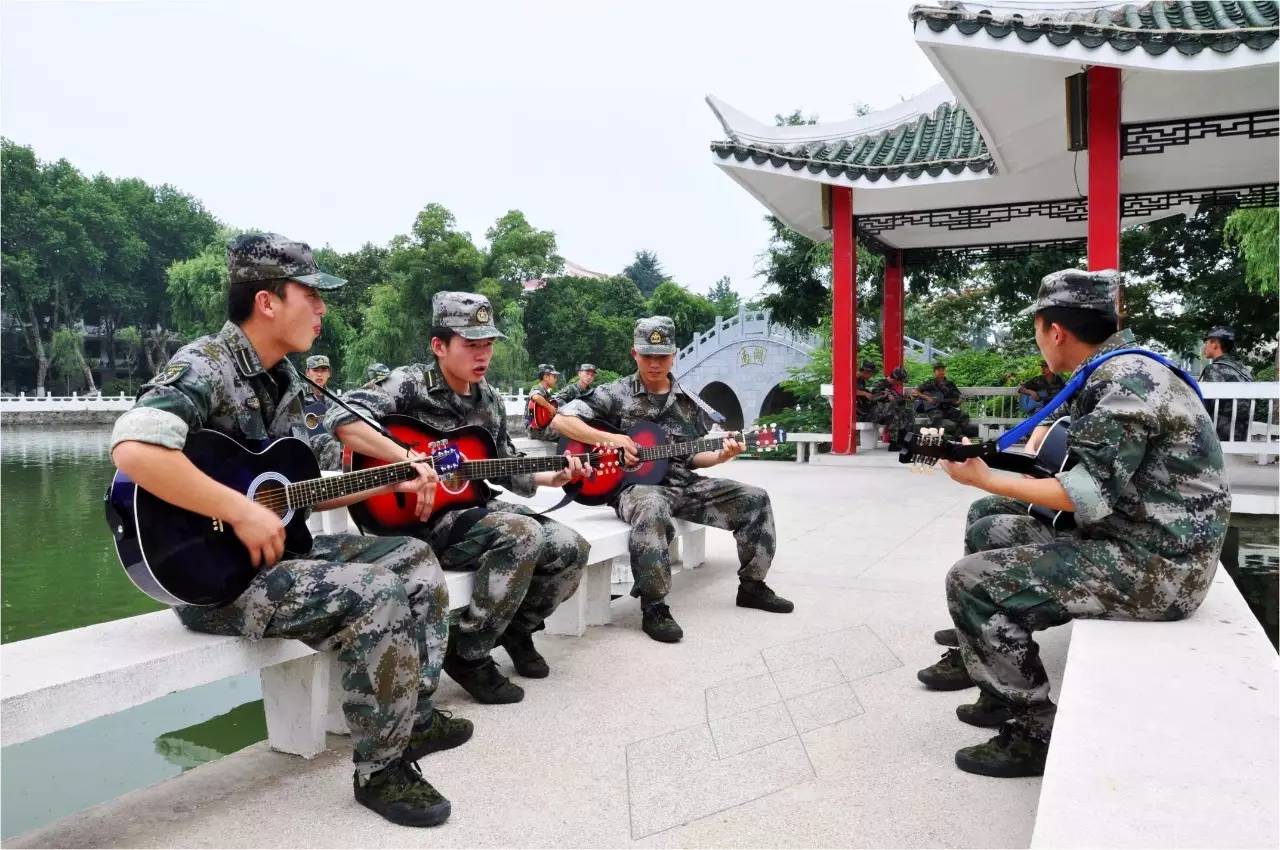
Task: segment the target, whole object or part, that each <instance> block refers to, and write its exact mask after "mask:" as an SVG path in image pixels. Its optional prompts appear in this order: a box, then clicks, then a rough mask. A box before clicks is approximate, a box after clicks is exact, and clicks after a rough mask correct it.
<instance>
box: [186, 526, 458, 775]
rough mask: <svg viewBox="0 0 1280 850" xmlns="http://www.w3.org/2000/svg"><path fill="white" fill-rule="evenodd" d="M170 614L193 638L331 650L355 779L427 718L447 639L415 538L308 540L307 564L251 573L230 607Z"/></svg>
mask: <svg viewBox="0 0 1280 850" xmlns="http://www.w3.org/2000/svg"><path fill="white" fill-rule="evenodd" d="M174 610H175V611H176V612H177V614H178V617H179V619H181V620H182V622H183V624H185V625H186V626H187V627H188V628H190V629H193V630H195V631H198V632H208V633H210V634H218V635H243V636H245V637H249V638H253V639H258V638H264V637H270V638H294V639H296V640H300V641H302V642H303V643H305V644H307V645H308V646H310V647H312V648H313V649H317V650H321V651H334V652H335V653H336V655H337V660H338V664H339V667H340V669H341V673H342V691H343V699H342V710H343V714H345V715H346V719H347V725H348V726H349V727H350V729H351V742H352V746H353V747H354V753H353V756H352V757H353V759H354V761H355V763H356V770H357V771H359V772H360V773H361V774H362V775H368V774H370V773H372V772H374V771H376V770H379V769H380V768H382V767H385V766H386V765H388V764H390V763H391V762H392V761H393V760H395V759H397V758H399V757H400V755H401V754H402V753H403V752H404V748H405V747H406V746H407V745H408V743H409V733H410V732H411V731H412V729H413V726H414V724H415V723H419V722H426V721H429V720H430V718H431V695H432V694H433V693H434V692H435V689H436V685H437V684H438V683H439V681H440V665H441V664H442V662H443V661H444V649H445V644H446V643H447V641H448V639H449V592H448V589H447V588H446V586H445V583H444V574H443V573H441V571H440V563H439V562H438V561H437V560H436V557H435V555H434V554H432V552H431V549H430V548H429V547H428V546H427V545H426V544H425V543H422V542H420V541H418V540H412V539H409V538H405V537H362V536H360V535H355V534H332V535H324V536H322V537H317V538H316V540H315V545H314V546H312V548H311V551H310V552H308V553H307V557H306V558H298V559H291V560H287V561H281V562H280V563H278V564H276V565H275V566H274V567H271V568H270V569H267V570H263V571H262V572H260V573H258V575H257V576H255V577H254V580H253V583H252V584H250V585H249V589H248V590H246V591H245V592H244V593H242V594H240V596H239V597H237V598H236V599H235V600H234V601H233V602H229V603H227V604H226V605H219V606H216V607H213V608H201V607H195V606H180V607H178V608H175V609H174Z"/></svg>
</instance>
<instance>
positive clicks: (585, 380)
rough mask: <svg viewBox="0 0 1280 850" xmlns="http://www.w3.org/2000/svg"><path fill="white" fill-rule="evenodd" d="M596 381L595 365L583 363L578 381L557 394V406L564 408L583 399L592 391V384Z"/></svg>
mask: <svg viewBox="0 0 1280 850" xmlns="http://www.w3.org/2000/svg"><path fill="white" fill-rule="evenodd" d="M595 379H596V366H595V364H594V363H583V364H582V365H581V366H579V367H578V380H576V381H574V382H573V383H571V384H569V386H567V387H565V388H564V389H562V390H561V391H560V392H558V393H556V405H557V406H562V405H566V404H568V403H569V402H571V401H573V400H574V399H575V398H581V397H582V396H584V395H586V394H587V393H588V392H589V391H590V390H591V384H592V382H593V381H595Z"/></svg>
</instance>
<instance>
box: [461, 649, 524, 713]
mask: <svg viewBox="0 0 1280 850" xmlns="http://www.w3.org/2000/svg"><path fill="white" fill-rule="evenodd" d="M444 672H446V673H448V674H449V678H451V679H453V680H454V681H455V682H457V683H458V684H459V685H461V686H462V689H463V690H464V691H466V692H467V693H469V694H471V696H473V697H475V699H476V702H483V703H486V704H489V705H505V704H507V703H512V702H520V700H522V699H524V689H523V688H521V687H520V686H519V685H517V684H516V683H514V682H512V681H511V680H510V679H508V678H507V677H506V676H504V675H502V672H501V671H500V670H498V665H497V664H495V663H493V659H492V658H490V657H489V656H488V655H486V656H484V657H483V658H477V659H474V660H472V659H468V658H463V657H462V656H460V655H457V654H455V653H447V654H446V655H445V657H444Z"/></svg>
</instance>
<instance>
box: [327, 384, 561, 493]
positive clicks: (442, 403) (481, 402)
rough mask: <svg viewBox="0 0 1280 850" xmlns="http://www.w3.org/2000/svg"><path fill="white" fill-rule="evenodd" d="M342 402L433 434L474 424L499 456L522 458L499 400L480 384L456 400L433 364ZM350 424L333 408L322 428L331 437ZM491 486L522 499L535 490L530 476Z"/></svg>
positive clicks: (349, 418) (350, 395)
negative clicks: (399, 417) (408, 420)
mask: <svg viewBox="0 0 1280 850" xmlns="http://www.w3.org/2000/svg"><path fill="white" fill-rule="evenodd" d="M342 400H343V401H345V402H346V403H347V404H349V405H351V407H353V408H355V409H356V410H359V411H362V412H367V413H369V414H370V415H372V416H373V417H374V418H375V419H382V417H384V416H387V415H388V414H391V413H399V414H403V415H405V416H412V417H413V418H414V419H417V420H420V421H421V422H424V423H426V424H427V425H428V426H430V427H431V428H434V429H436V430H438V431H450V430H453V429H454V428H461V427H463V426H464V425H478V426H480V427H481V428H483V429H485V430H486V431H488V432H489V436H490V437H492V438H493V444H494V447H495V448H496V449H497V456H498V457H520V456H521V454H520V452H517V451H516V448H515V446H514V445H513V444H512V442H511V436H510V435H509V434H508V433H507V419H506V415H507V408H506V403H505V402H504V401H503V400H502V396H501V395H499V394H498V392H497V391H496V390H494V389H493V387H491V386H489V384H488V383H486V382H483V381H482V382H480V383H478V384H472V385H471V395H470V396H468V397H467V398H461V397H459V396H458V394H457V393H455V392H454V391H453V389H452V388H451V387H450V386H449V384H448V383H447V382H446V381H445V379H444V376H443V375H441V374H440V371H439V369H438V368H437V366H436V364H435V362H434V361H431V362H427V363H414V364H412V365H409V366H401V367H400V368H399V369H393V370H391V374H390V375H388V376H387V377H386V378H384V379H383V380H381V381H377V382H373V383H371V384H366V385H365V386H363V387H361V388H360V389H358V390H352V391H351V392H349V393H347V394H346V395H344V396H343V397H342ZM354 420H355V417H354V416H352V415H351V414H350V413H348V412H347V411H345V410H343V409H342V408H341V407H338V406H337V405H336V404H335V405H333V406H332V407H330V408H329V412H328V413H327V414H325V418H324V427H325V430H327V431H328V432H329V433H330V434H334V435H335V436H336V434H337V429H338V428H339V427H341V426H343V425H345V424H347V423H348V422H352V421H354ZM490 483H492V484H496V485H498V486H499V487H505V488H507V489H508V490H511V491H512V492H514V493H518V494H520V495H521V496H532V495H533V493H534V490H535V489H536V488H535V487H534V484H533V476H532V475H514V476H511V477H510V478H502V479H497V480H494V481H492V482H490Z"/></svg>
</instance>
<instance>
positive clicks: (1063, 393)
mask: <svg viewBox="0 0 1280 850" xmlns="http://www.w3.org/2000/svg"><path fill="white" fill-rule="evenodd" d="M1121 354H1140V355H1142V356H1143V357H1150V358H1151V359H1152V360H1154V361H1156V362H1157V363H1160V364H1162V365H1164V366H1167V367H1168V368H1170V369H1172V370H1173V372H1174V374H1175V375H1177V376H1178V377H1179V378H1181V379H1182V380H1184V381H1186V382H1187V385H1188V386H1190V387H1191V389H1192V390H1194V391H1195V394H1196V395H1197V396H1199V397H1200V400H1201V401H1204V394H1203V393H1201V392H1200V385H1199V384H1197V383H1196V379H1195V378H1193V377H1191V375H1190V374H1189V373H1188V372H1187V370H1185V369H1183V368H1182V367H1181V366H1179V365H1178V364H1177V363H1174V362H1173V361H1172V360H1170V359H1169V358H1168V357H1165V356H1164V355H1163V354H1157V353H1156V352H1154V351H1148V350H1147V349H1145V348H1117V349H1116V350H1115V351H1108V352H1107V353H1106V354H1103V355H1102V356H1101V357H1097V358H1094V359H1093V360H1090V361H1089V362H1088V363H1086V364H1085V365H1083V366H1081V367H1080V368H1079V369H1077V370H1076V373H1075V374H1074V375H1072V376H1071V380H1069V381H1067V385H1066V386H1065V387H1063V388H1062V389H1061V390H1060V391H1059V392H1058V394H1057V395H1056V396H1054V397H1053V398H1052V399H1050V400H1049V402H1048V403H1047V404H1045V406H1044V407H1042V408H1040V410H1039V412H1037V413H1036V414H1035V415H1033V416H1032V417H1031V418H1029V419H1027V420H1025V421H1023V422H1020V423H1018V425H1017V426H1016V427H1014V428H1011V429H1010V430H1008V431H1005V432H1004V433H1003V434H1001V435H1000V439H998V440H996V448H998V449H999V450H1000V451H1002V452H1003V451H1006V450H1008V448H1009V447H1010V446H1013V445H1015V444H1016V443H1020V442H1022V441H1023V440H1025V439H1026V438H1027V435H1028V434H1030V433H1031V432H1032V431H1034V430H1035V428H1036V426H1037V425H1039V424H1040V423H1041V422H1042V421H1043V420H1044V419H1045V417H1047V416H1048V415H1049V414H1050V413H1053V412H1054V411H1055V410H1057V409H1058V408H1059V407H1062V405H1064V404H1066V403H1067V402H1068V401H1070V400H1071V397H1072V396H1074V395H1075V394H1076V393H1077V392H1078V391H1079V390H1080V388H1081V387H1083V386H1084V382H1085V381H1087V380H1089V376H1090V375H1092V374H1093V370H1094V369H1097V368H1098V367H1099V366H1101V365H1102V364H1103V363H1106V362H1107V361H1108V360H1110V359H1111V358H1112V357H1119V356H1120V355H1121Z"/></svg>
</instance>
